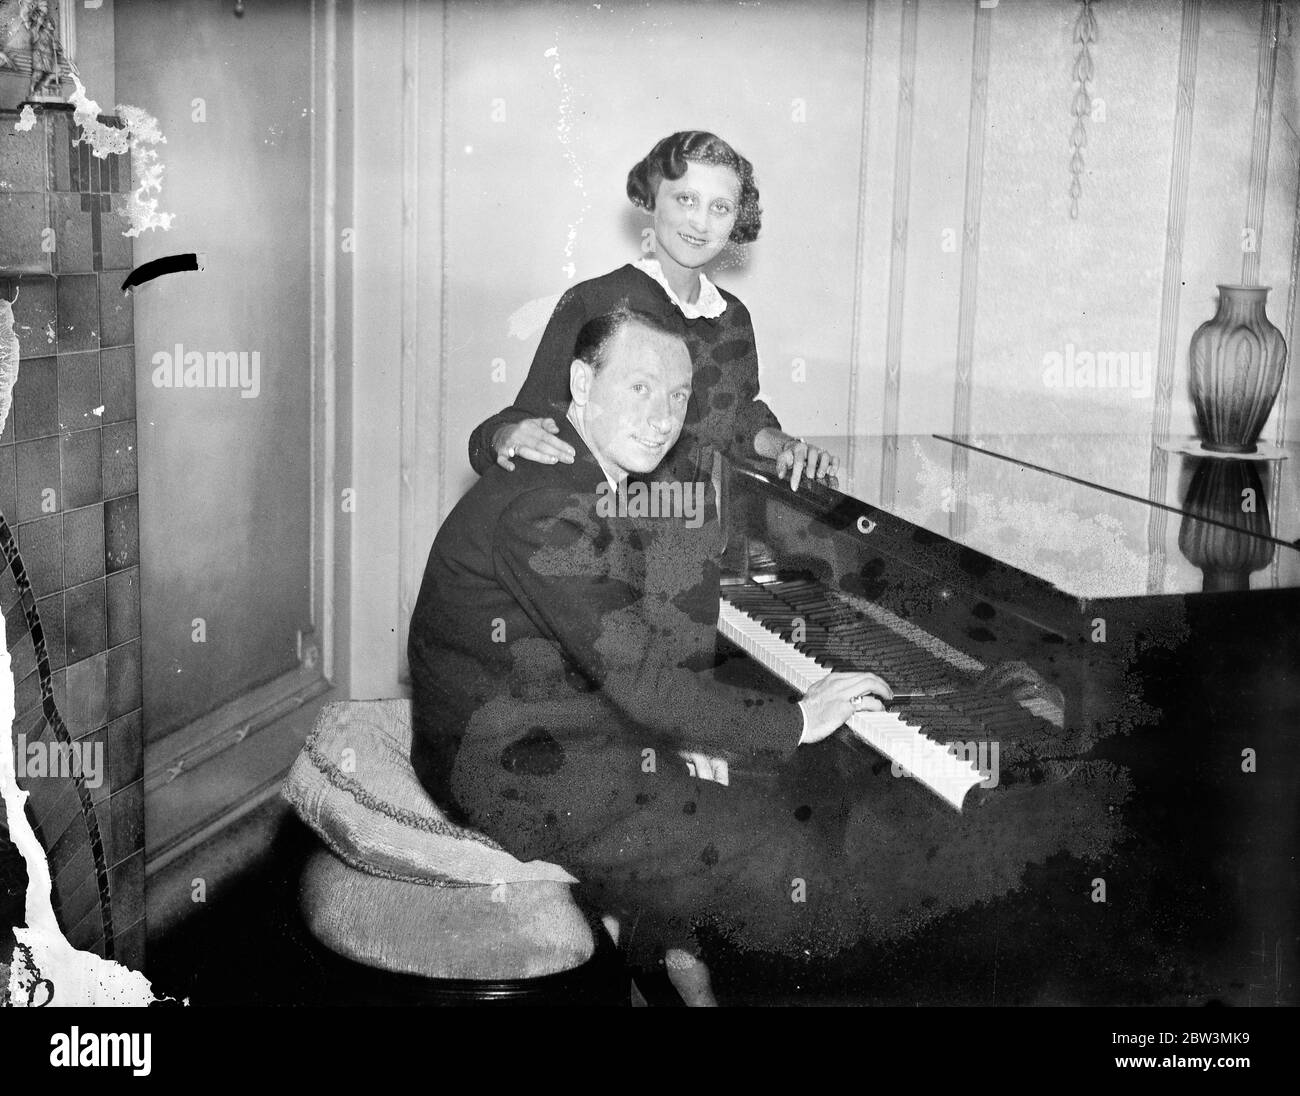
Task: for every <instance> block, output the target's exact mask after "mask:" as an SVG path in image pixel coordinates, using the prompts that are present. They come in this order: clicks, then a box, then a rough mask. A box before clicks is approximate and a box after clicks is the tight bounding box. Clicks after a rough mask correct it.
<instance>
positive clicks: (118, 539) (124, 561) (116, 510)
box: [104, 495, 140, 574]
mask: <svg viewBox="0 0 1300 1096" xmlns="http://www.w3.org/2000/svg"><path fill="white" fill-rule="evenodd" d="M104 555H105V558H106V560H107V564H108V566H107V570H108V572H109V573H110V574H112V573H113V572H114V571H123V570H125V569H126V568H128V567H135V566H137V565H138V564H139V563H140V506H139V496H137V495H123V496H122V497H121V498H119V499H112V500H111V501H109V502H106V503H104Z"/></svg>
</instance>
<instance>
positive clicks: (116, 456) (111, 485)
mask: <svg viewBox="0 0 1300 1096" xmlns="http://www.w3.org/2000/svg"><path fill="white" fill-rule="evenodd" d="M103 452H104V498H106V499H113V498H117V497H118V495H132V494H134V493H135V491H136V451H135V423H134V422H115V423H112V424H111V425H109V426H105V427H104V430H103Z"/></svg>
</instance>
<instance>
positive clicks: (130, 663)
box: [106, 639, 141, 719]
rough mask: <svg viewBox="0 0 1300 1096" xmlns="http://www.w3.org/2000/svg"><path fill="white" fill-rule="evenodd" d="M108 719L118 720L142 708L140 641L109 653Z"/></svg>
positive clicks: (134, 641)
mask: <svg viewBox="0 0 1300 1096" xmlns="http://www.w3.org/2000/svg"><path fill="white" fill-rule="evenodd" d="M106 689H107V696H108V698H107V702H106V703H107V708H108V718H109V719H117V718H118V717H119V716H123V715H126V713H127V712H130V711H134V710H135V709H136V708H138V707H140V703H141V691H140V690H141V681H140V641H139V640H138V639H133V640H131V642H130V643H124V644H122V646H120V647H114V648H113V649H112V650H111V651H109V652H108V672H107V685H106Z"/></svg>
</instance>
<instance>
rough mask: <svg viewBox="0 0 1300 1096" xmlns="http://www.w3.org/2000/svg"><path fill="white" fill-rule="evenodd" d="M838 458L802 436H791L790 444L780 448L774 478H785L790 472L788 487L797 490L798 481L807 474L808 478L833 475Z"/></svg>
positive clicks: (837, 465)
mask: <svg viewBox="0 0 1300 1096" xmlns="http://www.w3.org/2000/svg"><path fill="white" fill-rule="evenodd" d="M839 467H840V462H839V458H838V457H837V456H835V455H834V454H833V453H828V452H827V451H826V450H825V449H818V448H817V446H815V445H809V444H808V443H807V442H806V441H804V440H803V439H802V438H791V439H790V444H789V445H787V446H786V447H785V448H784V449H782V450H781V453H780V455H779V456H778V457H777V458H776V478H777V479H785V477H786V473H787V472H788V473H789V474H790V489H791V490H792V491H798V490H799V481H800V480H801V479H802V478H803V477H804V476H807V477H808V478H809V479H810V480H815V479H821V478H823V477H825V476H833V475H835V473H836V472H838V471H839Z"/></svg>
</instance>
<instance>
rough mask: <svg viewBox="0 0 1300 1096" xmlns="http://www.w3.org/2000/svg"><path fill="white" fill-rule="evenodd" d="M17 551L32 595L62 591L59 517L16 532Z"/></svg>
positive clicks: (51, 517) (61, 523)
mask: <svg viewBox="0 0 1300 1096" xmlns="http://www.w3.org/2000/svg"><path fill="white" fill-rule="evenodd" d="M18 551H19V552H20V553H21V554H22V557H23V565H24V566H25V567H26V568H27V581H28V582H30V583H31V586H32V591H33V592H34V593H35V594H36V596H37V597H38V598H39V597H44V596H45V595H46V594H50V593H53V592H54V591H55V590H61V589H63V516H62V515H61V514H51V515H49V517H43V518H39V519H38V520H36V521H33V522H29V523H28V524H26V525H22V526H20V527H19V529H18Z"/></svg>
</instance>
